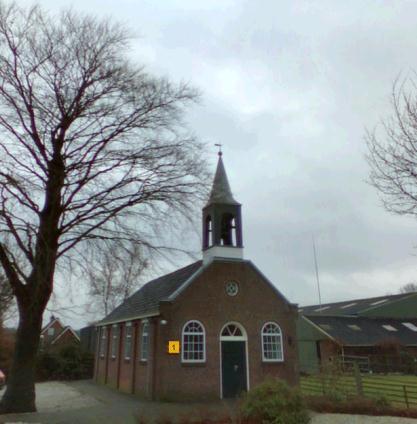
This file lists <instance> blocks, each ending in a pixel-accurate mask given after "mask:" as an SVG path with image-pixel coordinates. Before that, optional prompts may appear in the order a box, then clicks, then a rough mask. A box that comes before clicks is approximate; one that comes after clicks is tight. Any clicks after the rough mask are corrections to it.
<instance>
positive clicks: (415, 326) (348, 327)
mask: <svg viewBox="0 0 417 424" xmlns="http://www.w3.org/2000/svg"><path fill="white" fill-rule="evenodd" d="M304 317H305V318H306V319H307V320H308V321H311V322H312V323H313V324H315V325H316V326H318V327H320V328H321V329H323V330H324V331H325V332H326V333H327V334H328V335H329V336H331V337H332V338H334V339H335V340H336V341H339V342H341V343H342V344H344V345H346V346H373V345H375V344H379V343H383V342H395V343H399V344H401V345H404V346H417V319H397V318H367V317H355V316H325V315H310V316H305V315H304Z"/></svg>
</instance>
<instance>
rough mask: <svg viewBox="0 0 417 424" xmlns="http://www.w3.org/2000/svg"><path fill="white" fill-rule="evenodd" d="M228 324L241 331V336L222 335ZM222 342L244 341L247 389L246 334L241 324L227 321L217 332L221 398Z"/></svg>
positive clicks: (247, 360)
mask: <svg viewBox="0 0 417 424" xmlns="http://www.w3.org/2000/svg"><path fill="white" fill-rule="evenodd" d="M228 325H235V326H236V327H238V328H239V329H240V331H241V332H242V335H241V336H222V333H223V330H224V329H225V328H226V327H227V326H228ZM222 342H245V355H246V358H245V359H246V388H247V390H248V391H249V387H250V386H249V382H250V378H249V347H248V334H247V332H246V330H245V327H243V325H242V324H240V323H239V322H236V321H229V322H227V323H226V324H224V325H223V327H222V328H221V330H220V334H219V352H220V361H219V363H220V399H223V375H222V374H223V372H222Z"/></svg>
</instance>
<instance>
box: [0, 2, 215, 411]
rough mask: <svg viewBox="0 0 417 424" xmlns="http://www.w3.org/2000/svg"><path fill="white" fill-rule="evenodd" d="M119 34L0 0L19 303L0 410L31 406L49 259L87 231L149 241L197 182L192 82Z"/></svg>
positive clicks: (3, 151)
mask: <svg viewBox="0 0 417 424" xmlns="http://www.w3.org/2000/svg"><path fill="white" fill-rule="evenodd" d="M129 41H130V36H129V34H128V33H127V32H126V31H125V29H123V26H122V25H120V24H114V23H112V22H110V21H108V20H106V21H102V20H97V19H95V18H92V17H90V16H84V15H79V14H76V13H74V12H72V11H66V12H62V13H61V14H60V15H59V16H51V15H49V14H48V13H46V12H44V11H43V10H42V9H41V8H39V7H37V6H35V7H32V8H29V9H23V8H21V7H19V6H18V5H17V4H16V3H4V2H2V1H1V0H0V264H1V266H2V268H3V270H4V273H5V275H6V278H7V281H8V283H9V284H10V286H11V288H12V291H13V293H14V295H15V297H16V300H17V305H18V311H19V325H18V329H17V334H16V345H15V353H14V359H13V364H12V368H11V373H10V375H9V379H8V385H7V389H6V392H5V394H4V396H3V398H2V401H1V403H0V413H2V412H29V411H35V410H36V406H35V384H34V382H35V358H36V352H37V350H38V346H39V338H40V331H41V327H42V317H43V312H44V310H45V307H46V305H47V303H48V301H49V298H50V296H51V293H52V292H53V287H54V275H55V271H56V269H57V266H60V265H62V261H64V260H72V261H74V262H76V261H77V259H78V258H80V257H81V256H82V255H84V254H85V248H86V246H87V244H88V243H87V242H92V241H98V242H100V241H105V240H117V241H118V242H119V243H121V244H123V243H126V244H128V245H129V246H130V245H131V244H132V243H133V244H136V245H140V246H141V247H142V248H143V249H149V250H152V249H155V248H156V246H157V245H158V244H157V237H156V229H159V228H160V226H161V225H162V223H164V222H166V221H167V217H170V216H172V215H173V214H181V215H182V216H186V215H187V214H189V213H190V212H189V211H192V210H194V209H195V208H194V207H193V206H194V205H195V202H196V201H199V200H200V199H201V195H202V194H203V192H204V190H205V182H206V181H207V179H206V167H205V163H204V161H203V159H202V155H201V151H202V150H201V149H202V146H201V145H200V144H199V143H198V142H196V140H195V139H194V138H193V137H192V136H191V135H190V134H189V132H188V130H187V128H186V125H185V123H184V120H183V116H184V112H185V111H186V109H187V107H188V105H189V104H190V103H192V102H194V101H195V100H196V96H197V93H196V92H195V90H193V89H192V88H190V87H189V86H187V85H186V84H179V85H176V84H173V83H171V82H169V81H168V80H166V79H161V78H156V77H153V76H152V75H150V74H149V73H147V72H145V70H144V69H143V67H140V66H137V65H135V64H133V63H132V62H131V61H130V60H128V58H127V56H126V53H127V45H128V43H129ZM98 244H100V243H98ZM89 246H91V243H89Z"/></svg>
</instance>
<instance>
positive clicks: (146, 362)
mask: <svg viewBox="0 0 417 424" xmlns="http://www.w3.org/2000/svg"><path fill="white" fill-rule="evenodd" d="M139 364H140V365H148V361H147V360H144V359H139Z"/></svg>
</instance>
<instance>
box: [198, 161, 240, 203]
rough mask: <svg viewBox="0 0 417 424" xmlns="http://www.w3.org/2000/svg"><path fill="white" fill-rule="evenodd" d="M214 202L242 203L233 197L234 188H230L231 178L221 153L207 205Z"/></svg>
mask: <svg viewBox="0 0 417 424" xmlns="http://www.w3.org/2000/svg"><path fill="white" fill-rule="evenodd" d="M214 203H220V204H226V205H240V203H239V202H237V201H236V200H235V199H234V198H233V194H232V190H231V189H230V185H229V180H228V179H227V175H226V170H225V169H224V165H223V160H222V156H221V154H219V161H218V162H217V169H216V174H215V176H214V181H213V186H212V189H211V193H210V197H209V200H208V202H207V205H206V206H209V205H212V204H214Z"/></svg>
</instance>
